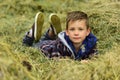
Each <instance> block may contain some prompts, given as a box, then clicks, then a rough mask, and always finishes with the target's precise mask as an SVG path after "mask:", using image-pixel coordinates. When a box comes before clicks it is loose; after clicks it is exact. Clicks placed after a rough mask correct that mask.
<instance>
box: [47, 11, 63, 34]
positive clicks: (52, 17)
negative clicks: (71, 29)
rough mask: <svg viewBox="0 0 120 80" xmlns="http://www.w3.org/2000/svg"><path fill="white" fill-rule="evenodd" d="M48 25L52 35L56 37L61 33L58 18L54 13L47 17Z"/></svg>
mask: <svg viewBox="0 0 120 80" xmlns="http://www.w3.org/2000/svg"><path fill="white" fill-rule="evenodd" d="M49 23H50V25H51V27H52V28H53V29H54V33H55V34H56V35H57V34H58V33H60V32H61V31H62V28H61V22H60V18H59V17H58V16H57V15H56V14H55V13H52V14H51V15H50V16H49Z"/></svg>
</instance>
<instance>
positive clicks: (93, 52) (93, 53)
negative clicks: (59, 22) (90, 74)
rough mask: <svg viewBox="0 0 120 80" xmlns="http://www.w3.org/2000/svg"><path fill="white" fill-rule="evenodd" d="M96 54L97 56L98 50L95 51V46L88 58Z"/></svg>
mask: <svg viewBox="0 0 120 80" xmlns="http://www.w3.org/2000/svg"><path fill="white" fill-rule="evenodd" d="M97 54H98V50H97V44H96V45H95V46H94V47H93V48H92V50H91V51H90V54H89V58H91V57H93V56H96V55H97Z"/></svg>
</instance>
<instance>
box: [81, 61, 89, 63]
mask: <svg viewBox="0 0 120 80" xmlns="http://www.w3.org/2000/svg"><path fill="white" fill-rule="evenodd" d="M88 62H89V60H81V63H88Z"/></svg>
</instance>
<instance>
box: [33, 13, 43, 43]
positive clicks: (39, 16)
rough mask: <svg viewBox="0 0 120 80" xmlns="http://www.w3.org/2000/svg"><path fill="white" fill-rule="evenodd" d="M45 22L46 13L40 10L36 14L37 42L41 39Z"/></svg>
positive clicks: (35, 34)
mask: <svg viewBox="0 0 120 80" xmlns="http://www.w3.org/2000/svg"><path fill="white" fill-rule="evenodd" d="M43 23H44V15H43V13H41V12H38V13H37V14H36V16H35V31H34V38H35V42H36V41H39V39H40V37H41V34H42V27H43Z"/></svg>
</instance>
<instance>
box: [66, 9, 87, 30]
mask: <svg viewBox="0 0 120 80" xmlns="http://www.w3.org/2000/svg"><path fill="white" fill-rule="evenodd" d="M83 19H85V20H86V26H87V28H89V22H88V16H87V14H86V13H84V12H81V11H72V12H68V13H67V18H66V29H68V23H69V22H70V21H71V20H72V21H76V20H83Z"/></svg>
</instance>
